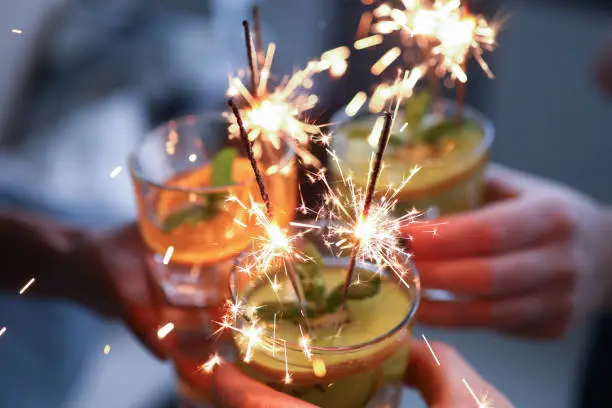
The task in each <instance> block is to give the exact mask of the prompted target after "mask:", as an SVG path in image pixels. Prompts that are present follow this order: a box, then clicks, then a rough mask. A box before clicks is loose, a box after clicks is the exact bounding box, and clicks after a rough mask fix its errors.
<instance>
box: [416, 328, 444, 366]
mask: <svg viewBox="0 0 612 408" xmlns="http://www.w3.org/2000/svg"><path fill="white" fill-rule="evenodd" d="M421 337H423V340H425V344H427V348H429V351H430V352H431V355H432V356H433V358H434V360H436V364H438V367H439V366H440V360H439V359H438V356H437V355H436V353H435V351H434V349H433V348H432V347H431V344H429V340H427V337H425V334H421Z"/></svg>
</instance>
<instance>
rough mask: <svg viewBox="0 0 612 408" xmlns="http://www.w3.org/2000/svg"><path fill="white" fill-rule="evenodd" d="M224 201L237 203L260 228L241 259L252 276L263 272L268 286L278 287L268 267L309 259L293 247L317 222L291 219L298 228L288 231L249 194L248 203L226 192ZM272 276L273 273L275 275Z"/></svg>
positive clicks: (272, 268)
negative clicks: (260, 231) (307, 222)
mask: <svg viewBox="0 0 612 408" xmlns="http://www.w3.org/2000/svg"><path fill="white" fill-rule="evenodd" d="M228 201H231V202H235V203H236V204H238V205H239V206H241V207H242V208H243V209H244V210H245V211H247V213H248V214H249V216H251V217H252V218H253V220H254V225H255V226H256V227H258V228H260V229H261V230H262V233H260V234H256V235H255V236H254V238H253V250H252V251H250V252H249V254H248V256H247V257H246V259H245V262H244V266H243V267H242V269H241V271H242V272H244V273H246V274H248V275H249V276H252V275H253V274H259V275H264V276H265V277H266V278H267V279H268V281H269V282H270V285H271V286H272V289H273V290H275V291H278V289H280V285H279V284H278V282H277V281H276V280H273V279H272V277H271V276H270V275H269V272H270V271H274V270H277V269H278V267H279V266H283V265H284V267H285V268H281V269H285V271H286V267H287V264H288V263H292V262H293V261H294V260H299V261H301V262H307V261H309V259H308V258H307V257H306V256H305V255H304V254H303V253H302V252H301V251H299V250H298V249H297V248H296V242H297V241H299V240H300V239H301V238H302V237H303V236H304V235H306V234H307V233H308V232H310V231H312V230H314V229H319V228H320V226H317V225H314V224H301V223H292V225H293V226H301V227H302V228H301V229H300V230H299V231H297V232H293V233H290V232H289V230H288V229H287V228H281V227H280V226H279V225H278V224H277V223H276V222H275V221H274V220H272V219H270V217H269V215H268V214H267V213H266V211H265V206H264V205H262V204H261V203H258V202H256V201H255V200H254V198H253V197H252V196H251V197H250V203H249V205H247V204H245V203H243V202H242V201H240V200H239V199H238V198H237V197H236V196H230V197H229V198H228ZM275 277H276V275H275Z"/></svg>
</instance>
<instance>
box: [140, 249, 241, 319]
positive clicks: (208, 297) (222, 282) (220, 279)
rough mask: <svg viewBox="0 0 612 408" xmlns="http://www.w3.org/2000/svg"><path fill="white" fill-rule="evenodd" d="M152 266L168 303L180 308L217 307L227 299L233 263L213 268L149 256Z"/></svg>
mask: <svg viewBox="0 0 612 408" xmlns="http://www.w3.org/2000/svg"><path fill="white" fill-rule="evenodd" d="M149 266H150V268H151V270H152V271H153V275H154V277H155V280H156V281H157V283H158V284H159V286H160V288H161V290H162V292H163V294H164V297H165V299H166V302H167V303H168V304H170V305H173V306H177V307H197V308H203V307H214V306H218V305H220V304H222V303H223V302H224V301H225V299H226V298H227V292H228V291H227V277H228V275H229V271H230V269H231V267H232V260H231V259H230V260H226V261H223V262H220V263H218V264H213V265H181V264H173V263H168V264H167V265H166V264H164V263H163V257H162V256H161V255H159V254H155V255H153V256H150V257H149Z"/></svg>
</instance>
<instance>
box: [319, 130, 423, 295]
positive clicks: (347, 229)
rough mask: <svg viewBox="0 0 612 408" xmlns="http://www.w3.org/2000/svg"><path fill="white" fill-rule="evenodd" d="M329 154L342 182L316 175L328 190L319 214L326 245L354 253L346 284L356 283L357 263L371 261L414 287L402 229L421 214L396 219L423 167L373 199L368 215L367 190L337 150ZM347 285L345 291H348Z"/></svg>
mask: <svg viewBox="0 0 612 408" xmlns="http://www.w3.org/2000/svg"><path fill="white" fill-rule="evenodd" d="M381 139H382V138H381ZM381 144H382V142H381ZM329 154H330V156H331V157H332V159H333V161H334V162H335V163H336V167H337V169H338V173H339V176H340V179H341V182H340V183H339V184H338V185H336V186H334V187H332V186H331V185H330V184H329V183H328V182H327V180H326V177H325V174H324V172H320V173H319V174H317V175H314V176H312V177H313V178H312V180H319V181H321V182H323V183H324V185H325V188H326V193H325V196H324V207H323V208H321V210H319V211H318V213H317V218H318V219H326V220H327V227H326V232H325V234H324V239H325V242H326V245H327V246H328V247H329V248H330V249H332V250H335V251H339V252H344V251H347V250H351V251H352V255H351V267H352V268H351V267H349V274H348V275H349V276H347V280H346V282H345V283H346V285H350V284H355V282H354V281H353V276H352V272H351V269H353V270H354V267H355V263H361V262H366V261H369V262H372V263H374V264H376V265H377V266H378V267H379V268H380V269H383V268H389V269H390V270H391V271H392V272H393V273H394V274H395V275H396V276H397V277H398V279H399V280H400V281H401V282H402V283H403V284H404V285H406V286H407V287H408V286H410V284H409V283H408V282H406V281H405V279H404V278H405V274H406V270H405V257H406V256H407V255H409V254H406V249H405V245H404V240H403V235H402V232H401V230H402V228H403V226H404V225H406V224H408V223H413V222H416V220H417V219H418V217H419V216H420V215H421V213H420V212H419V211H417V210H416V209H413V210H412V211H409V212H407V213H406V214H404V215H402V216H400V217H396V216H394V215H393V213H394V212H395V208H396V206H397V204H398V202H399V199H398V196H399V194H400V192H401V191H402V189H403V188H404V187H405V186H406V185H407V184H408V183H409V182H410V180H411V179H412V178H413V177H414V176H415V175H416V174H417V173H418V171H419V170H420V168H419V167H414V168H413V169H412V171H411V172H410V175H409V176H408V177H407V178H406V179H404V181H403V182H402V183H401V184H400V185H399V186H397V187H396V188H394V187H392V186H390V187H388V188H387V190H386V191H384V192H383V194H382V195H380V196H379V198H378V199H377V200H376V201H372V198H370V199H369V201H370V204H369V210H368V211H367V213H366V212H365V211H364V209H365V208H367V207H366V203H367V202H368V193H367V191H366V192H364V191H363V189H362V188H361V187H358V186H356V185H355V183H354V181H353V180H352V178H351V177H350V176H345V175H344V173H343V171H342V166H341V163H340V161H339V159H338V156H337V155H336V154H335V153H334V152H333V151H329ZM370 178H371V180H372V182H371V183H370V184H369V185H372V183H373V176H371V177H370ZM372 188H374V187H372ZM372 194H373V193H372ZM346 285H345V290H346V288H348V286H346Z"/></svg>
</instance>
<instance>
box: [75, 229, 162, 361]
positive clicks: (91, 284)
mask: <svg viewBox="0 0 612 408" xmlns="http://www.w3.org/2000/svg"><path fill="white" fill-rule="evenodd" d="M146 254H147V248H146V246H145V243H144V242H143V240H142V237H141V235H140V232H139V231H138V227H137V226H136V224H130V225H127V226H125V227H123V228H121V229H118V230H114V231H112V232H110V233H108V234H104V235H97V236H88V237H87V239H85V240H83V241H82V242H81V243H80V244H79V245H77V246H76V247H75V248H74V249H73V250H72V251H71V252H70V253H69V255H68V256H67V257H66V258H67V264H66V265H64V269H65V270H66V271H70V273H71V274H72V275H73V276H74V279H73V282H75V285H76V286H75V287H73V288H72V290H71V294H70V295H69V296H68V297H70V298H72V299H73V300H77V301H78V302H79V303H81V304H84V305H87V306H89V307H90V308H92V309H93V310H95V311H97V312H99V313H102V314H104V315H107V316H110V317H119V318H121V319H122V320H123V321H124V323H125V324H126V325H127V326H128V327H129V328H130V329H131V330H132V332H133V333H134V334H135V335H136V336H137V337H138V339H139V340H140V341H141V342H142V343H143V344H144V345H145V346H146V347H147V348H148V349H149V350H150V351H151V352H152V353H153V354H155V355H156V356H157V357H158V358H167V357H168V353H169V350H171V347H172V345H173V343H174V337H173V333H170V334H169V335H168V336H166V337H164V338H163V339H160V338H158V335H157V331H158V329H159V328H160V327H161V326H162V325H163V324H165V323H166V322H164V321H162V308H161V304H162V301H161V294H160V292H159V290H158V289H157V286H156V284H155V282H154V281H153V277H152V275H151V272H150V269H149V267H148V265H147V262H146ZM77 282H80V284H76V283H77ZM65 283H67V282H65Z"/></svg>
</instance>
